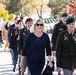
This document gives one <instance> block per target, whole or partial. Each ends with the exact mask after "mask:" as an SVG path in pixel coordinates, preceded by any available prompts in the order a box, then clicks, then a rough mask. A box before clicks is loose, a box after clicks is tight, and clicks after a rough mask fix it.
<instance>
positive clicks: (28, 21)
mask: <svg viewBox="0 0 76 75" xmlns="http://www.w3.org/2000/svg"><path fill="white" fill-rule="evenodd" d="M32 23H33V19H32V18H27V19H26V21H25V24H26V26H24V28H22V29H21V31H20V39H19V53H18V54H19V59H21V53H22V48H23V46H24V41H25V40H26V37H27V36H28V35H29V33H30V27H31V26H32ZM25 63H26V59H25ZM26 66H27V65H26V64H24V67H23V68H22V69H21V75H24V72H25V68H26Z"/></svg>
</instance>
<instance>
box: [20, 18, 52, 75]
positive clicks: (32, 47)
mask: <svg viewBox="0 0 76 75" xmlns="http://www.w3.org/2000/svg"><path fill="white" fill-rule="evenodd" d="M30 32H31V33H30V34H29V35H28V36H27V37H26V41H25V44H24V47H23V49H22V56H21V62H20V66H21V67H23V66H24V65H23V64H24V60H25V58H27V65H28V69H29V71H30V73H31V75H41V72H42V70H43V67H44V64H45V50H46V54H47V56H48V60H49V64H48V65H49V66H50V67H52V62H51V46H50V39H49V36H48V35H47V34H46V33H45V32H44V23H43V21H42V19H38V20H36V21H35V23H34V24H33V25H32V26H31V28H30Z"/></svg>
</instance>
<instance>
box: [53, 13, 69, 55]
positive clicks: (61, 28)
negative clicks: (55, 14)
mask: <svg viewBox="0 0 76 75" xmlns="http://www.w3.org/2000/svg"><path fill="white" fill-rule="evenodd" d="M67 17H68V14H67V13H65V12H64V13H62V15H61V19H60V22H59V23H57V24H56V25H55V26H54V29H53V33H52V52H53V55H54V56H56V50H55V47H56V40H57V37H58V34H59V33H60V32H62V31H64V30H66V29H67V26H66V20H67Z"/></svg>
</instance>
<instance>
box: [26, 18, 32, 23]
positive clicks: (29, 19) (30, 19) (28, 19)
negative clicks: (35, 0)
mask: <svg viewBox="0 0 76 75" xmlns="http://www.w3.org/2000/svg"><path fill="white" fill-rule="evenodd" d="M28 21H33V19H32V18H27V19H26V21H25V24H26V23H27V22H28Z"/></svg>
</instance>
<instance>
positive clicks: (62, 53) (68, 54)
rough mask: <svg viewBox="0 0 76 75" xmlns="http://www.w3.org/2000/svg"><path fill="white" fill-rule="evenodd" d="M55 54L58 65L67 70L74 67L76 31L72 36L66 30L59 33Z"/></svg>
mask: <svg viewBox="0 0 76 75" xmlns="http://www.w3.org/2000/svg"><path fill="white" fill-rule="evenodd" d="M74 37H75V38H74ZM56 56H57V66H58V67H61V68H64V69H69V70H72V69H73V68H74V67H76V58H75V57H76V31H75V32H74V33H73V35H72V36H70V34H69V33H68V31H67V30H66V31H64V32H61V33H60V34H59V36H58V40H57V46H56Z"/></svg>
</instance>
